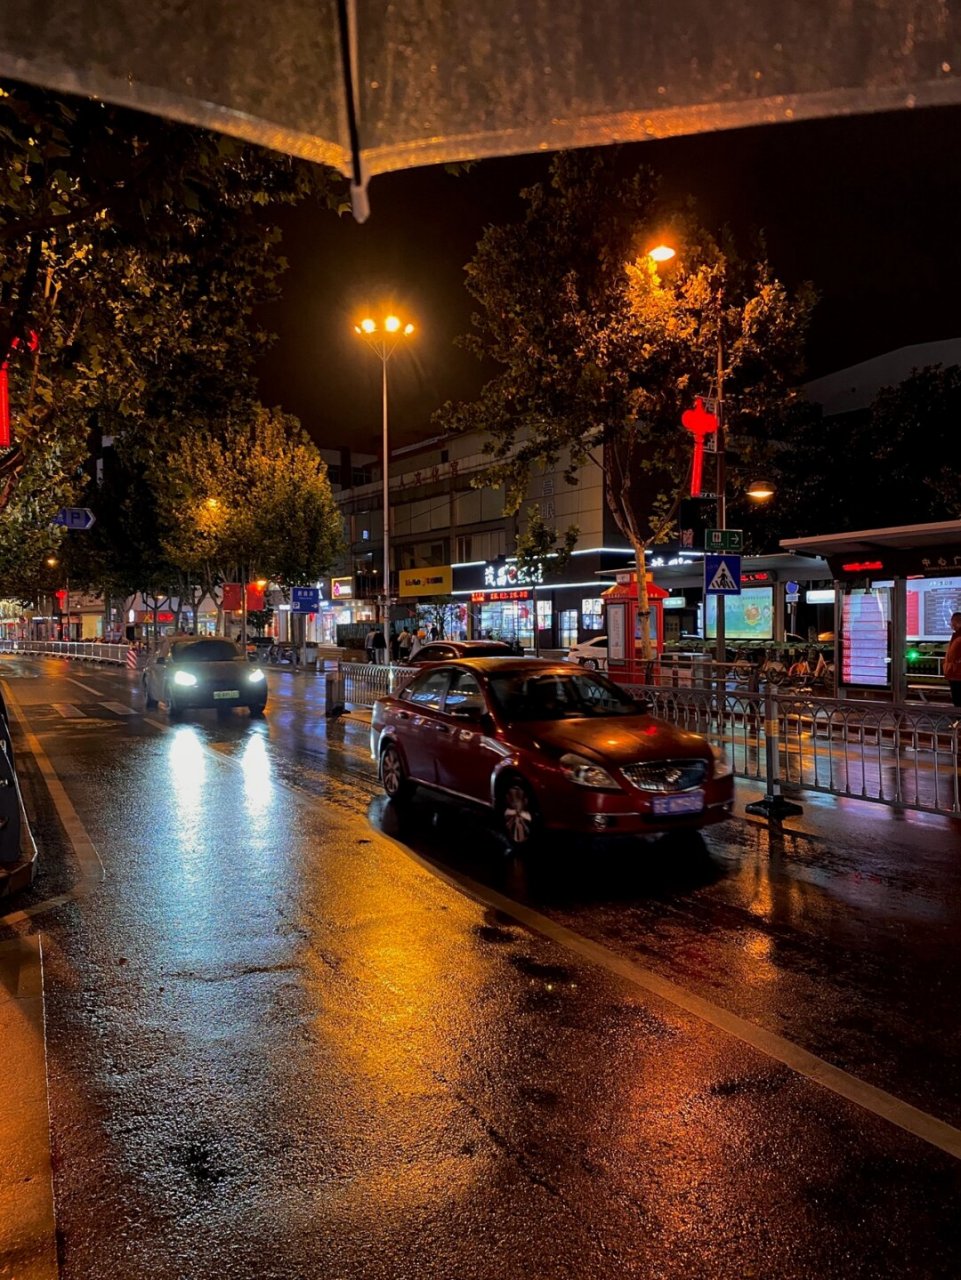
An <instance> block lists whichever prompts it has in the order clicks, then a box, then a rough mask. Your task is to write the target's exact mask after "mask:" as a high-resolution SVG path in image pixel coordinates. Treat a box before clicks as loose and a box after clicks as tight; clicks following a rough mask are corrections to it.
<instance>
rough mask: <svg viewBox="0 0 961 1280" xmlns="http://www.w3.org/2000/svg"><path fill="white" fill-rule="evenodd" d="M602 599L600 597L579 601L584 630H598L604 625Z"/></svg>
mask: <svg viewBox="0 0 961 1280" xmlns="http://www.w3.org/2000/svg"><path fill="white" fill-rule="evenodd" d="M603 609H604V601H603V600H601V599H600V597H599V596H598V597H595V598H594V599H591V600H582V601H581V623H582V625H583V627H584V630H585V631H600V630H602V628H603V626H604V619H603Z"/></svg>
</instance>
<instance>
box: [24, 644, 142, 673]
mask: <svg viewBox="0 0 961 1280" xmlns="http://www.w3.org/2000/svg"><path fill="white" fill-rule="evenodd" d="M130 651H131V650H130V645H128V644H105V643H104V642H102V641H100V640H0V653H23V654H27V655H29V656H31V657H35V656H47V657H55V658H79V659H81V660H82V661H85V662H110V663H113V664H114V665H116V666H119V667H124V666H126V665H127V654H128V653H130Z"/></svg>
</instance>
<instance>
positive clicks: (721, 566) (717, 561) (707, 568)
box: [704, 552, 741, 596]
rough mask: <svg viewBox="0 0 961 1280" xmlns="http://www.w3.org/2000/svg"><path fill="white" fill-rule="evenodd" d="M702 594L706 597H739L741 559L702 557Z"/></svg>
mask: <svg viewBox="0 0 961 1280" xmlns="http://www.w3.org/2000/svg"><path fill="white" fill-rule="evenodd" d="M704 594H705V595H706V596H739V595H740V594H741V557H740V556H735V555H731V554H730V553H729V552H727V553H725V554H724V555H719V556H712V555H706V556H705V557H704Z"/></svg>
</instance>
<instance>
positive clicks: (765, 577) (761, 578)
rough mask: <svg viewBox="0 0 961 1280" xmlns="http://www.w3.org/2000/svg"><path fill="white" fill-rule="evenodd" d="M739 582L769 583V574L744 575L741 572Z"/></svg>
mask: <svg viewBox="0 0 961 1280" xmlns="http://www.w3.org/2000/svg"><path fill="white" fill-rule="evenodd" d="M741 581H742V582H770V581H771V575H770V574H769V573H764V572H756V573H744V572H743V571H742V573H741Z"/></svg>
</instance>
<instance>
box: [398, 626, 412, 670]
mask: <svg viewBox="0 0 961 1280" xmlns="http://www.w3.org/2000/svg"><path fill="white" fill-rule="evenodd" d="M413 639H414V637H413V636H412V635H411V634H410V632H409V631H408V630H407V628H406V627H404V628H403V630H402V631H401V633H400V635H399V636H398V637H397V657H398V659H399V660H400V661H401V662H406V661H407V659H408V658H409V657H410V646H411V644H412V642H413Z"/></svg>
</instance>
